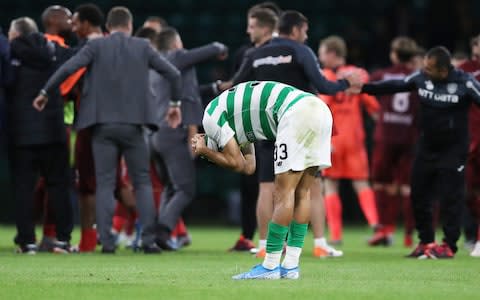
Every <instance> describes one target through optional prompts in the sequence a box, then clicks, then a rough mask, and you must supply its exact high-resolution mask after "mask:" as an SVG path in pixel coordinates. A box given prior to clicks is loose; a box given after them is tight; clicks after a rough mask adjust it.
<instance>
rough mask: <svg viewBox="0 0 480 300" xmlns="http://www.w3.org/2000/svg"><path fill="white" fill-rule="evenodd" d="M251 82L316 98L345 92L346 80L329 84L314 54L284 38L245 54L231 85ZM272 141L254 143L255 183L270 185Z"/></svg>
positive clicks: (302, 45) (248, 50) (272, 176)
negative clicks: (287, 87)
mask: <svg viewBox="0 0 480 300" xmlns="http://www.w3.org/2000/svg"><path fill="white" fill-rule="evenodd" d="M250 80H270V81H278V82H281V83H285V84H289V85H291V86H294V87H296V88H298V89H301V90H304V91H307V92H311V93H314V94H316V93H317V92H321V93H323V94H335V93H337V92H340V91H343V90H345V89H347V88H348V86H349V85H348V82H347V81H346V80H340V81H338V82H331V81H328V80H327V79H326V78H325V77H324V76H323V75H322V73H321V70H320V66H319V63H318V61H317V58H316V56H315V54H314V53H313V51H312V50H311V49H310V48H309V47H308V46H306V45H304V44H301V43H298V42H296V41H292V40H289V39H285V38H273V39H272V40H270V41H269V42H267V43H265V44H263V45H261V46H259V47H257V48H253V47H252V48H249V49H247V50H246V51H245V54H244V58H243V60H242V64H241V65H240V68H239V70H238V71H237V72H236V73H235V75H234V76H233V80H232V81H233V85H236V84H238V83H240V82H245V81H250ZM274 145H275V142H274V141H257V142H256V143H255V151H256V159H257V174H258V175H257V176H258V181H259V182H260V183H261V182H273V181H274V177H275V175H274V170H273V169H274V168H273V161H274V160H273V149H274Z"/></svg>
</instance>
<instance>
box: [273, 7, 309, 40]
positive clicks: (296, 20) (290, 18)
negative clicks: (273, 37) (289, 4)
mask: <svg viewBox="0 0 480 300" xmlns="http://www.w3.org/2000/svg"><path fill="white" fill-rule="evenodd" d="M306 23H308V19H307V18H306V17H305V16H304V15H303V14H302V13H300V12H298V11H295V10H287V11H285V12H284V13H282V15H281V16H280V21H279V24H278V33H280V34H290V33H292V30H293V27H302V26H303V24H306Z"/></svg>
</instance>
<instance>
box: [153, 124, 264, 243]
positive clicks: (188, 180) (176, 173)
mask: <svg viewBox="0 0 480 300" xmlns="http://www.w3.org/2000/svg"><path fill="white" fill-rule="evenodd" d="M160 138H161V139H162V140H164V139H169V142H170V143H169V144H168V145H166V144H165V143H162V141H161V140H159V139H160ZM186 143H187V132H186V131H185V130H181V129H180V130H178V129H177V130H170V129H169V130H168V131H166V130H165V131H161V132H159V133H157V134H156V135H155V142H154V149H155V151H157V154H158V155H159V156H160V157H161V159H162V161H163V163H164V165H165V167H166V171H167V176H168V190H170V191H171V193H170V195H169V197H168V200H166V201H165V198H162V203H161V209H160V211H159V215H158V221H157V238H156V242H157V244H158V245H159V246H160V247H161V248H163V249H166V250H174V249H172V248H173V247H172V245H171V244H170V242H169V241H170V234H171V232H172V231H173V229H174V228H175V226H176V224H177V221H178V219H179V218H180V216H181V214H182V212H183V210H184V209H185V208H186V207H187V205H188V204H190V202H191V201H192V200H193V197H194V195H195V165H194V163H193V160H192V157H191V153H190V151H189V150H188V145H187V144H186ZM253 207H255V206H253ZM252 215H254V214H253V213H252Z"/></svg>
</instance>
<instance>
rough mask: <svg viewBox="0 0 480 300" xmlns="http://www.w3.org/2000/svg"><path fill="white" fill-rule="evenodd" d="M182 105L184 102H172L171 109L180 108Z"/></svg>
mask: <svg viewBox="0 0 480 300" xmlns="http://www.w3.org/2000/svg"><path fill="white" fill-rule="evenodd" d="M181 105H182V101H170V107H180V106H181Z"/></svg>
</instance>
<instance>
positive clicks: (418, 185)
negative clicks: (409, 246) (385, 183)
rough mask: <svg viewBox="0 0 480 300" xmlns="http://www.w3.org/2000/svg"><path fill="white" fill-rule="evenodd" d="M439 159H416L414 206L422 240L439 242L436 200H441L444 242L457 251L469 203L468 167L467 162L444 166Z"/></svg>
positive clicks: (413, 173) (413, 178)
mask: <svg viewBox="0 0 480 300" xmlns="http://www.w3.org/2000/svg"><path fill="white" fill-rule="evenodd" d="M439 161H442V160H441V159H440V160H434V161H428V160H425V159H422V158H419V157H416V158H415V161H414V164H413V170H412V178H411V189H412V192H411V199H412V207H413V212H414V216H415V223H416V228H417V230H418V237H419V239H420V242H421V243H432V242H434V241H435V229H434V228H433V225H432V224H433V222H432V220H433V201H434V200H435V199H438V200H439V201H440V216H441V221H442V229H443V233H444V239H443V241H444V242H446V243H447V244H448V245H449V246H450V248H451V249H452V250H453V251H454V252H456V251H457V241H458V239H459V237H460V227H461V222H462V219H461V215H462V208H463V205H464V202H465V167H464V164H459V165H457V166H451V167H440V166H438V164H439Z"/></svg>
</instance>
